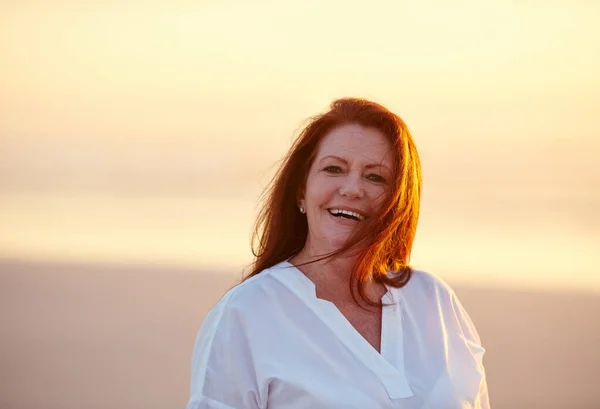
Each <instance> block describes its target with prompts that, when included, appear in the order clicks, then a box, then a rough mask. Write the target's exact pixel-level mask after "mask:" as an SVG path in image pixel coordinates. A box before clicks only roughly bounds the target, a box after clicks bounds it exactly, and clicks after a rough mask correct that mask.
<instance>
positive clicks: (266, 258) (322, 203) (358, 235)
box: [249, 98, 421, 296]
mask: <svg viewBox="0 0 600 409" xmlns="http://www.w3.org/2000/svg"><path fill="white" fill-rule="evenodd" d="M420 192H421V166H420V161H419V156H418V153H417V150H416V147H415V144H414V142H413V140H412V137H411V135H410V132H409V130H408V128H407V127H406V125H405V124H404V122H403V121H402V119H401V118H400V117H398V116H397V115H395V114H394V113H392V112H390V111H389V110H387V109H386V108H385V107H383V106H381V105H379V104H376V103H374V102H371V101H367V100H364V99H356V98H343V99H339V100H336V101H334V102H333V103H332V104H331V106H330V110H329V111H327V112H325V113H323V114H320V115H317V116H315V117H313V118H312V119H311V120H310V122H309V123H308V125H307V126H306V127H305V128H304V129H303V131H302V132H301V134H300V135H299V137H298V138H297V139H296V141H295V142H294V144H293V146H292V148H291V149H290V151H289V152H288V154H287V156H286V157H285V158H284V160H283V162H282V164H281V167H280V168H279V170H278V172H277V173H276V175H275V177H274V179H273V181H272V182H271V185H270V188H269V189H268V190H267V192H266V196H265V201H264V203H263V207H262V210H261V212H260V214H259V217H258V219H257V221H256V226H255V232H254V237H253V243H252V244H253V252H254V255H255V256H256V261H255V263H254V265H253V269H252V272H251V273H250V275H249V276H252V275H255V274H258V273H259V272H260V271H262V270H263V269H265V268H268V267H271V266H273V265H275V264H277V263H279V262H281V261H284V260H287V259H289V258H291V257H293V256H294V255H296V254H298V253H299V252H300V251H301V250H302V249H303V248H304V246H305V245H310V246H311V248H312V249H313V251H312V253H313V254H314V255H317V254H315V251H316V252H319V253H322V254H318V255H320V256H333V257H336V256H342V255H347V254H349V253H352V254H354V255H356V257H357V262H356V264H355V271H354V272H353V277H355V279H357V280H358V282H359V283H360V282H364V281H365V280H367V279H368V278H370V277H371V275H373V278H374V279H376V280H378V281H382V282H386V283H389V284H391V285H395V286H400V285H402V284H403V283H405V282H406V281H407V280H408V278H410V268H409V267H408V262H409V258H410V251H411V248H412V243H413V240H414V236H415V232H416V226H417V220H418V215H419V199H420ZM346 211H350V212H351V213H348V212H346ZM340 213H344V215H342V214H340ZM345 217H346V218H345ZM392 270H393V271H400V272H402V273H405V274H401V275H400V276H399V277H397V278H396V279H389V278H388V277H387V276H385V275H384V273H385V272H386V271H392ZM361 287H362V286H359V293H360V294H361V296H362V295H363V292H362V289H361Z"/></svg>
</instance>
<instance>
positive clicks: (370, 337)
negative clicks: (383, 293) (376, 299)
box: [337, 305, 382, 352]
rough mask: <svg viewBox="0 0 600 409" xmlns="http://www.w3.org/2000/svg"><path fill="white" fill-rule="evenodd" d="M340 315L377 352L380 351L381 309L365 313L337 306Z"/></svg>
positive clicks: (377, 308)
mask: <svg viewBox="0 0 600 409" xmlns="http://www.w3.org/2000/svg"><path fill="white" fill-rule="evenodd" d="M337 308H338V310H339V311H340V314H341V315H342V316H343V317H344V318H345V319H346V320H347V321H348V322H349V323H350V324H351V325H352V327H353V328H354V329H355V330H356V332H357V335H359V336H361V337H362V338H364V339H365V340H366V341H367V342H368V343H369V344H370V345H371V346H372V347H373V348H374V349H375V350H376V351H377V352H380V351H381V325H382V316H381V307H376V308H372V309H371V310H369V311H365V310H363V309H360V308H355V307H346V306H343V305H342V306H337Z"/></svg>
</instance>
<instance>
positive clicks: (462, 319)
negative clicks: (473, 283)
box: [452, 292, 490, 409]
mask: <svg viewBox="0 0 600 409" xmlns="http://www.w3.org/2000/svg"><path fill="white" fill-rule="evenodd" d="M452 305H453V308H454V312H455V314H456V316H457V318H458V322H459V324H460V328H461V330H462V335H463V337H464V339H465V341H466V343H467V345H468V346H469V349H470V350H471V354H472V355H473V358H474V359H475V361H476V362H477V365H478V366H479V370H480V371H481V373H482V374H483V378H482V381H481V383H480V385H479V396H478V399H477V400H478V404H479V406H476V407H477V408H481V409H490V398H489V394H488V387H487V379H486V375H485V368H484V366H483V355H484V353H485V348H483V346H482V344H481V339H480V338H479V334H478V333H477V329H476V328H475V325H474V324H473V321H472V320H471V317H470V316H469V314H468V313H467V310H466V309H465V308H464V306H463V305H462V303H461V302H460V300H459V299H458V297H457V295H456V293H454V292H452Z"/></svg>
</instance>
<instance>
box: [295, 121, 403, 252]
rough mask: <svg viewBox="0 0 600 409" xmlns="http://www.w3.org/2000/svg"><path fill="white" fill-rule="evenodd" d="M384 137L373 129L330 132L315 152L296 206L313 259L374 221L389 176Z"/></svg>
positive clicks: (387, 145)
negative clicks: (305, 222) (302, 211)
mask: <svg viewBox="0 0 600 409" xmlns="http://www.w3.org/2000/svg"><path fill="white" fill-rule="evenodd" d="M393 169H394V157H393V153H392V146H391V144H390V142H389V141H388V139H387V138H386V137H385V136H384V135H383V134H382V133H381V132H379V131H378V130H376V129H374V128H365V127H363V126H361V125H357V124H346V125H341V126H339V127H337V128H334V129H333V130H332V131H331V132H330V133H329V134H327V135H326V136H325V137H324V138H323V140H322V141H321V143H320V144H319V146H318V148H317V154H316V157H315V160H314V161H313V163H312V166H311V168H310V170H309V173H308V178H307V181H306V186H305V189H304V192H303V193H304V194H303V195H302V196H301V199H300V202H299V205H300V206H301V207H303V208H304V209H306V216H307V219H308V237H307V243H306V246H307V247H308V248H307V250H309V251H310V252H311V253H312V254H313V255H315V256H316V255H323V254H326V253H329V252H332V251H335V250H338V249H340V248H341V247H342V246H344V244H345V243H346V241H347V240H348V238H349V237H350V235H351V234H352V232H353V231H354V229H355V228H356V227H357V226H359V225H360V223H362V222H363V221H364V220H365V219H367V218H369V217H376V216H377V215H378V214H379V212H380V211H381V207H382V205H383V203H384V201H385V199H386V193H387V192H388V187H389V185H390V183H391V182H392V180H393V178H394V174H393Z"/></svg>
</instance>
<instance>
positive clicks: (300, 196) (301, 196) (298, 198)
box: [296, 189, 306, 213]
mask: <svg viewBox="0 0 600 409" xmlns="http://www.w3.org/2000/svg"><path fill="white" fill-rule="evenodd" d="M296 204H297V205H298V209H300V213H306V200H304V189H302V190H300V191H298V194H297V195H296Z"/></svg>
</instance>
